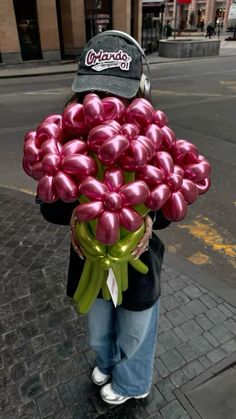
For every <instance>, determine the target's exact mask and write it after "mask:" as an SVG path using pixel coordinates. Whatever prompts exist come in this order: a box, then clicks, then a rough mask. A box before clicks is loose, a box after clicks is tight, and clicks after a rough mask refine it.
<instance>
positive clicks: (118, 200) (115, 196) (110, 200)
mask: <svg viewBox="0 0 236 419" xmlns="http://www.w3.org/2000/svg"><path fill="white" fill-rule="evenodd" d="M103 205H104V208H106V209H107V210H108V211H118V210H119V209H120V208H121V205H122V197H121V195H120V194H119V193H118V192H110V193H109V194H107V195H106V196H105V198H104V199H103Z"/></svg>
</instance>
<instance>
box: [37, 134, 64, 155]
mask: <svg viewBox="0 0 236 419" xmlns="http://www.w3.org/2000/svg"><path fill="white" fill-rule="evenodd" d="M59 146H61V144H60V143H59V142H58V141H57V140H56V139H55V138H50V139H49V140H46V141H45V142H44V143H43V144H42V147H41V154H42V155H43V156H45V154H49V153H53V154H57V155H59V153H60V148H59Z"/></svg>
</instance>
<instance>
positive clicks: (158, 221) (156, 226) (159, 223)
mask: <svg viewBox="0 0 236 419" xmlns="http://www.w3.org/2000/svg"><path fill="white" fill-rule="evenodd" d="M148 215H149V216H150V217H151V219H152V221H153V227H152V228H153V230H162V229H163V228H166V227H168V225H170V223H171V221H169V220H167V218H165V217H164V215H163V213H162V211H161V210H159V211H157V212H153V211H151V212H150V213H149V214H148Z"/></svg>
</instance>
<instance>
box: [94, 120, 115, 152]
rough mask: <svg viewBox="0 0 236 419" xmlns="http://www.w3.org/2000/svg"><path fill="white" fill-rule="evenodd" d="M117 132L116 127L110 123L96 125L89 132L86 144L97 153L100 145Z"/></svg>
mask: <svg viewBox="0 0 236 419" xmlns="http://www.w3.org/2000/svg"><path fill="white" fill-rule="evenodd" d="M117 133H118V130H117V128H116V127H114V126H112V125H98V126H97V127H95V128H92V129H91V131H90V132H89V134H88V140H87V144H88V146H89V148H90V149H91V150H93V151H95V153H97V152H98V150H99V149H100V147H101V145H102V144H103V143H104V142H105V141H106V140H108V139H109V138H111V137H114V136H115V135H116V134H117Z"/></svg>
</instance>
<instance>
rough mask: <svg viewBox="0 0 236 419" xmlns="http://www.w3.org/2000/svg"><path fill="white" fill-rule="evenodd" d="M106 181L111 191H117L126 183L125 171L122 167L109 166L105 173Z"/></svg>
mask: <svg viewBox="0 0 236 419" xmlns="http://www.w3.org/2000/svg"><path fill="white" fill-rule="evenodd" d="M104 183H105V184H106V185H107V186H108V188H109V189H110V190H111V191H117V190H119V189H120V187H121V186H122V185H123V183H124V176H123V172H122V170H120V169H115V168H109V169H107V170H106V171H105V174H104Z"/></svg>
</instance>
